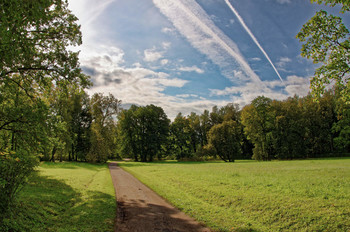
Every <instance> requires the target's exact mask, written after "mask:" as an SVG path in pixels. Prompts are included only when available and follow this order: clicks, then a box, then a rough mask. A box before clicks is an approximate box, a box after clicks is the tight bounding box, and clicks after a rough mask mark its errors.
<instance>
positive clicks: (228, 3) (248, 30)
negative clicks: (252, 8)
mask: <svg viewBox="0 0 350 232" xmlns="http://www.w3.org/2000/svg"><path fill="white" fill-rule="evenodd" d="M225 2H226V4H227V5H228V6H229V7H230V9H231V10H232V12H233V13H234V14H235V15H236V17H237V18H238V21H239V22H240V23H241V25H242V26H243V28H244V30H246V32H247V33H248V34H249V36H250V37H251V38H252V40H253V41H254V43H255V44H256V45H257V46H258V48H259V49H260V51H261V52H262V53H263V54H264V56H265V57H266V59H267V60H268V61H269V62H270V64H271V66H272V68H273V69H274V70H275V72H276V74H277V76H278V77H279V78H280V80H281V81H282V82H283V79H282V77H281V75H280V74H279V72H278V71H277V69H276V67H275V65H274V64H273V63H272V61H271V59H270V57H269V56H268V55H267V53H266V52H265V50H264V49H263V48H262V47H261V45H260V43H259V42H258V40H257V39H256V38H255V36H254V35H253V33H252V32H251V31H250V29H249V28H248V26H247V25H246V24H245V22H244V21H243V19H242V17H241V16H240V15H239V14H238V12H237V11H236V9H235V8H234V7H233V6H232V5H231V3H230V2H229V0H225Z"/></svg>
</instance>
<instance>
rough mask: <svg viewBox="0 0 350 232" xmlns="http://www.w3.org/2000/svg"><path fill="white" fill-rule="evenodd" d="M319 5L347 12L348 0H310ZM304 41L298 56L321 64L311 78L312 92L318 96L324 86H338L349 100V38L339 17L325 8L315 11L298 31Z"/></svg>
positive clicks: (345, 98) (349, 3)
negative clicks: (340, 8) (336, 7)
mask: <svg viewBox="0 0 350 232" xmlns="http://www.w3.org/2000/svg"><path fill="white" fill-rule="evenodd" d="M311 2H317V3H318V4H322V3H324V4H326V5H330V6H335V5H337V4H339V5H340V6H341V7H342V10H341V12H343V13H348V11H349V10H350V2H349V1H347V0H311ZM297 38H298V39H299V40H300V41H301V42H303V43H304V44H303V45H302V49H301V55H302V56H304V57H306V58H310V59H312V60H313V62H314V63H321V64H322V65H321V67H319V68H318V69H317V70H316V71H315V74H314V76H313V78H312V80H311V88H312V93H313V95H314V96H315V97H316V98H319V97H320V96H321V95H322V94H323V93H324V91H325V89H326V87H328V86H332V85H337V86H339V87H340V88H341V89H342V94H343V99H344V101H346V102H350V83H349V77H350V37H349V30H348V28H347V27H346V26H345V25H344V23H343V22H342V19H341V18H340V17H338V16H334V15H330V14H328V13H327V12H326V11H324V10H320V11H318V12H317V13H316V14H315V15H314V16H313V17H312V18H311V19H310V20H309V21H308V22H307V23H305V24H304V25H303V28H302V29H301V30H300V32H299V33H298V34H297Z"/></svg>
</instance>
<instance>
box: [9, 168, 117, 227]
mask: <svg viewBox="0 0 350 232" xmlns="http://www.w3.org/2000/svg"><path fill="white" fill-rule="evenodd" d="M18 202H19V203H18V204H19V205H20V207H19V208H18V209H17V212H16V214H15V215H14V216H13V218H12V219H11V221H10V224H11V227H12V228H13V229H14V231H16V230H18V231H113V224H114V218H115V211H116V201H115V195H114V188H113V185H112V181H111V177H110V174H109V170H108V167H107V165H93V164H86V163H55V164H52V163H44V164H41V166H40V167H39V168H38V172H37V173H36V174H35V175H33V177H31V178H30V181H29V184H28V185H27V186H25V188H24V189H23V191H21V193H20V196H19V200H18Z"/></svg>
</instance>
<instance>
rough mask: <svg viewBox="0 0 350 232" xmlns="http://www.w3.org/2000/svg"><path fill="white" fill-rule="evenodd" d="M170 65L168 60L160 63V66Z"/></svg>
mask: <svg viewBox="0 0 350 232" xmlns="http://www.w3.org/2000/svg"><path fill="white" fill-rule="evenodd" d="M168 63H169V60H168V59H162V60H161V61H160V64H161V65H167V64H168Z"/></svg>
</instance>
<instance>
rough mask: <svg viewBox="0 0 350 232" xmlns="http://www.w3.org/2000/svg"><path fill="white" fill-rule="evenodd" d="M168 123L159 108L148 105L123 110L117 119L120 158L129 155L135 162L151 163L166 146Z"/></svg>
mask: <svg viewBox="0 0 350 232" xmlns="http://www.w3.org/2000/svg"><path fill="white" fill-rule="evenodd" d="M169 123H170V120H169V119H168V117H167V115H166V114H165V112H164V110H163V109H162V108H161V107H157V106H154V105H148V106H145V107H137V106H132V107H131V108H130V109H129V110H124V111H123V112H122V113H121V114H120V116H119V117H118V136H119V138H120V139H123V142H122V144H120V143H119V148H120V152H121V153H122V156H124V157H125V156H128V154H131V155H132V157H133V158H134V159H135V161H138V160H141V162H146V161H150V162H151V161H153V158H154V157H155V156H156V155H158V157H161V155H160V154H159V153H160V152H161V151H162V147H163V145H165V144H166V142H167V138H168V133H169Z"/></svg>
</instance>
